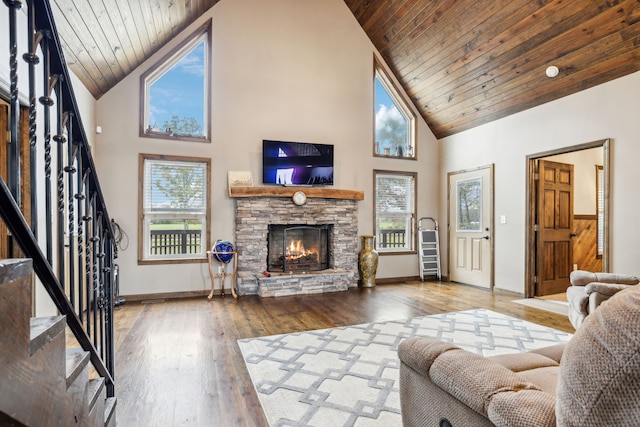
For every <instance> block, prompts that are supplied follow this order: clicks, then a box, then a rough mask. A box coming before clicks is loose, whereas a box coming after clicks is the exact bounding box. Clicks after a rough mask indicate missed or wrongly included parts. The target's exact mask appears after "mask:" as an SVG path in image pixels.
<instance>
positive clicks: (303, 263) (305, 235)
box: [267, 224, 331, 272]
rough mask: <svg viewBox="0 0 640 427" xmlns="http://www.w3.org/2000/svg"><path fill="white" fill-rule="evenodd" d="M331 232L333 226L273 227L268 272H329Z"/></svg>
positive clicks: (271, 228) (270, 228)
mask: <svg viewBox="0 0 640 427" xmlns="http://www.w3.org/2000/svg"><path fill="white" fill-rule="evenodd" d="M330 229H331V225H280V224H273V225H270V226H269V236H268V246H269V250H268V256H267V258H268V260H267V261H268V267H267V270H268V271H271V272H296V271H298V272H306V271H320V270H325V269H327V268H329V236H330V234H331V233H330V232H329V231H330Z"/></svg>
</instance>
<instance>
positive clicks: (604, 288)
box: [584, 282, 633, 297]
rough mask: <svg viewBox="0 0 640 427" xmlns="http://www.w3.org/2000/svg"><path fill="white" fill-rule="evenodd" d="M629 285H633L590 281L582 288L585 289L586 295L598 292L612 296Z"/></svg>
mask: <svg viewBox="0 0 640 427" xmlns="http://www.w3.org/2000/svg"><path fill="white" fill-rule="evenodd" d="M631 286H633V285H622V284H619V283H607V282H591V283H589V284H588V285H587V286H585V288H584V290H585V291H586V293H587V295H589V294H591V293H593V292H598V293H600V294H603V295H607V296H610V297H612V296H614V295H615V294H617V293H618V292H620V291H623V290H625V289H627V288H629V287H631Z"/></svg>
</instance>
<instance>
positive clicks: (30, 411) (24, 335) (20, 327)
mask: <svg viewBox="0 0 640 427" xmlns="http://www.w3.org/2000/svg"><path fill="white" fill-rule="evenodd" d="M32 286H33V277H32V263H31V260H28V259H10V260H2V261H0V425H2V426H4V425H9V426H10V425H14V426H23V425H25V426H47V425H55V426H72V425H78V426H83V427H84V426H87V427H90V426H115V425H116V417H115V406H116V400H115V397H109V398H107V396H106V388H105V380H104V378H102V377H95V378H89V366H90V364H89V353H88V352H86V351H83V350H82V349H77V348H66V337H65V328H66V317H65V316H53V317H38V318H32V317H31V298H32Z"/></svg>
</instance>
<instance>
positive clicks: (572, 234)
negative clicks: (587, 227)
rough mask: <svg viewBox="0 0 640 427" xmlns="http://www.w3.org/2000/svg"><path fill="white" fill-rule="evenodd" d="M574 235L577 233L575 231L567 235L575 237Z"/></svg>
mask: <svg viewBox="0 0 640 427" xmlns="http://www.w3.org/2000/svg"><path fill="white" fill-rule="evenodd" d="M576 236H577V234H576V233H571V234H569V237H576Z"/></svg>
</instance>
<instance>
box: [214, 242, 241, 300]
mask: <svg viewBox="0 0 640 427" xmlns="http://www.w3.org/2000/svg"><path fill="white" fill-rule="evenodd" d="M213 254H220V255H232V256H233V273H227V264H226V263H220V265H219V267H218V272H217V273H214V272H213ZM207 260H208V261H209V277H210V278H211V292H210V293H209V296H208V297H207V299H208V300H211V298H213V292H214V290H215V283H216V282H215V279H217V278H220V289H221V294H222V296H224V282H225V280H226V278H227V276H230V277H231V295H232V296H233V299H236V298H238V295H237V294H236V272H237V271H238V253H237V252H236V251H231V252H214V251H207Z"/></svg>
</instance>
